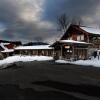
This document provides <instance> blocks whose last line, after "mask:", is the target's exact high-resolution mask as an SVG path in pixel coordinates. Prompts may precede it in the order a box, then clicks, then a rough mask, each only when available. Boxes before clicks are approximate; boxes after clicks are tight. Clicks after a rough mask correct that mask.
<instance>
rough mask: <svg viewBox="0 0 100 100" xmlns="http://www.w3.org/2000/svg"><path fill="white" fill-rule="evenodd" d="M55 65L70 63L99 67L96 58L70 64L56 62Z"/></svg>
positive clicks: (99, 63)
mask: <svg viewBox="0 0 100 100" xmlns="http://www.w3.org/2000/svg"><path fill="white" fill-rule="evenodd" d="M56 63H70V64H76V65H84V66H94V67H100V59H99V60H98V58H95V59H92V60H78V61H71V62H70V61H65V60H57V61H56Z"/></svg>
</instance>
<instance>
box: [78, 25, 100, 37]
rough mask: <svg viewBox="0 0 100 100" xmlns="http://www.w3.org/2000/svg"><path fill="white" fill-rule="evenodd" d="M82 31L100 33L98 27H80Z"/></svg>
mask: <svg viewBox="0 0 100 100" xmlns="http://www.w3.org/2000/svg"><path fill="white" fill-rule="evenodd" d="M80 28H81V29H83V30H84V31H86V32H88V33H91V34H98V35H100V29H99V28H92V27H80Z"/></svg>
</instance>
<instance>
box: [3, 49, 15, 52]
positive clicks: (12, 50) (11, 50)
mask: <svg viewBox="0 0 100 100" xmlns="http://www.w3.org/2000/svg"><path fill="white" fill-rule="evenodd" d="M1 52H2V53H6V52H14V49H7V50H4V51H1Z"/></svg>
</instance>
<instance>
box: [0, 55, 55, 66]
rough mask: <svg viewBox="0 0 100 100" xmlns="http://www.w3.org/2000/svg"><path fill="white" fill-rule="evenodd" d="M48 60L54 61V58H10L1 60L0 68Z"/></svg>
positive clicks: (18, 56)
mask: <svg viewBox="0 0 100 100" xmlns="http://www.w3.org/2000/svg"><path fill="white" fill-rule="evenodd" d="M46 60H53V57H48V56H20V55H16V56H10V57H7V58H5V59H3V60H0V66H3V68H5V67H7V65H9V64H12V63H15V62H19V61H22V62H29V61H46Z"/></svg>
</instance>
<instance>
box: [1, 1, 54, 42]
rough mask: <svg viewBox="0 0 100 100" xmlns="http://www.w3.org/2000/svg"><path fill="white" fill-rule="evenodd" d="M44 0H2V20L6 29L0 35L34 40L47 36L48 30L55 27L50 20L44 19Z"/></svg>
mask: <svg viewBox="0 0 100 100" xmlns="http://www.w3.org/2000/svg"><path fill="white" fill-rule="evenodd" d="M43 3H44V0H2V1H0V22H1V24H2V25H3V24H4V25H5V30H3V31H2V32H0V36H1V37H4V38H5V39H13V40H17V39H25V40H31V41H32V40H34V38H35V37H42V38H45V37H47V36H48V33H47V30H48V29H49V30H50V29H51V28H52V27H53V24H52V23H50V22H49V21H42V20H41V15H42V12H43V9H42V6H43Z"/></svg>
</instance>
